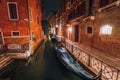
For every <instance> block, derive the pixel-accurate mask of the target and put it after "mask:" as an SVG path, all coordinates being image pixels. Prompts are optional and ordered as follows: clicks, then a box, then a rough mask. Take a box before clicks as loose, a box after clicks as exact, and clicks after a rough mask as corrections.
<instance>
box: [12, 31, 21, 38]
mask: <svg viewBox="0 0 120 80" xmlns="http://www.w3.org/2000/svg"><path fill="white" fill-rule="evenodd" d="M13 32H18V33H19V36H14V35H13ZM11 35H12V37H20V31H11Z"/></svg>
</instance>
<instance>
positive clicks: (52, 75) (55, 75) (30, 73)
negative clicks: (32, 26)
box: [10, 40, 83, 80]
mask: <svg viewBox="0 0 120 80" xmlns="http://www.w3.org/2000/svg"><path fill="white" fill-rule="evenodd" d="M15 66H16V67H15V69H14V70H13V72H12V75H11V78H10V80H83V79H81V78H80V77H79V76H77V75H76V74H74V73H72V72H71V71H69V70H67V68H66V67H65V66H64V65H62V64H61V62H60V61H59V60H58V58H57V56H56V53H55V50H54V47H53V44H52V43H51V41H49V40H47V41H45V42H43V43H42V44H40V46H39V47H38V49H37V50H36V51H35V54H34V55H33V56H32V57H31V58H30V59H29V64H27V63H25V61H17V62H16V64H15Z"/></svg>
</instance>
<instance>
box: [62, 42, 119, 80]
mask: <svg viewBox="0 0 120 80" xmlns="http://www.w3.org/2000/svg"><path fill="white" fill-rule="evenodd" d="M63 46H65V47H66V48H67V49H68V51H69V52H70V53H71V54H72V55H73V56H74V57H75V59H76V61H78V62H80V63H82V64H84V65H85V66H86V67H88V68H89V69H90V70H91V71H93V72H94V73H96V74H97V73H98V72H99V71H100V70H102V78H103V80H120V70H119V69H116V68H115V67H113V66H110V65H109V64H107V63H105V62H103V61H101V60H99V59H98V58H97V57H94V56H92V55H90V54H89V53H90V52H88V51H84V50H82V49H81V48H79V47H76V46H74V45H73V44H71V43H69V42H66V43H65V44H63ZM118 64H119V63H118Z"/></svg>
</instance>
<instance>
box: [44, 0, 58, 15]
mask: <svg viewBox="0 0 120 80" xmlns="http://www.w3.org/2000/svg"><path fill="white" fill-rule="evenodd" d="M42 3H44V4H45V7H46V15H47V16H48V14H49V13H50V12H51V11H52V10H56V11H57V10H58V9H59V6H60V0H42Z"/></svg>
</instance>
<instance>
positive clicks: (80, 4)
mask: <svg viewBox="0 0 120 80" xmlns="http://www.w3.org/2000/svg"><path fill="white" fill-rule="evenodd" d="M63 3H66V4H64V7H65V6H66V8H64V7H61V11H60V12H59V14H60V15H59V16H60V17H57V19H60V20H61V21H64V22H62V23H61V22H60V21H59V23H58V24H57V25H62V29H65V30H61V31H64V32H66V34H67V35H66V36H65V37H66V38H67V39H69V40H71V41H73V42H77V43H81V44H83V45H86V46H90V47H93V48H96V49H98V50H101V51H103V52H106V53H107V54H109V55H112V56H115V57H118V58H120V56H119V52H120V35H119V34H120V27H119V24H120V23H119V17H120V14H119V11H120V7H119V4H120V1H119V0H68V1H66V2H65V1H64V2H63ZM61 18H62V19H61ZM64 32H62V33H64Z"/></svg>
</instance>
